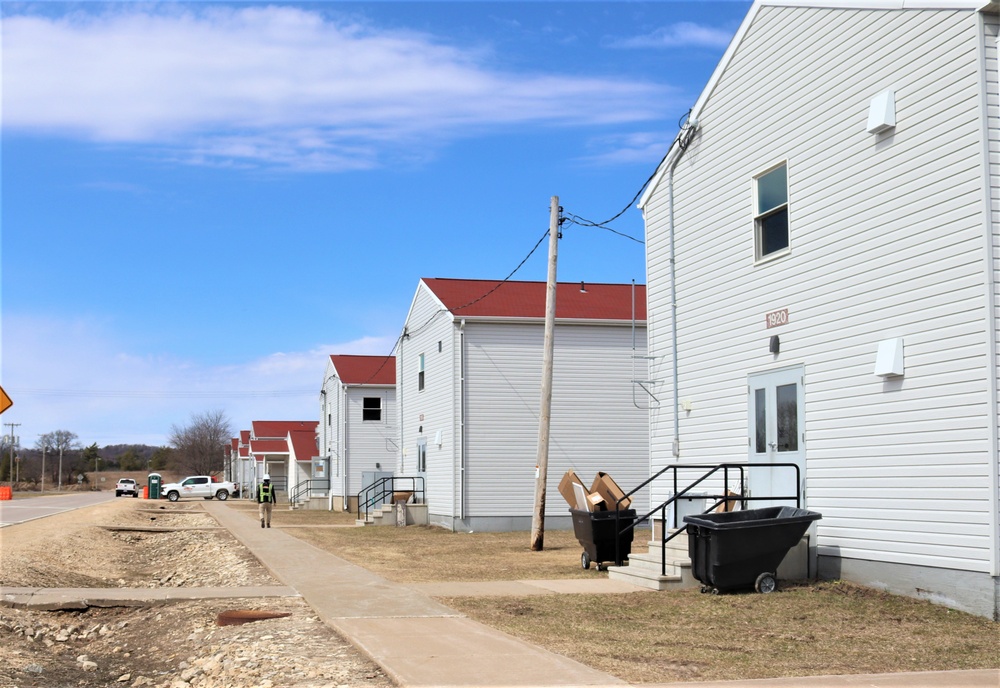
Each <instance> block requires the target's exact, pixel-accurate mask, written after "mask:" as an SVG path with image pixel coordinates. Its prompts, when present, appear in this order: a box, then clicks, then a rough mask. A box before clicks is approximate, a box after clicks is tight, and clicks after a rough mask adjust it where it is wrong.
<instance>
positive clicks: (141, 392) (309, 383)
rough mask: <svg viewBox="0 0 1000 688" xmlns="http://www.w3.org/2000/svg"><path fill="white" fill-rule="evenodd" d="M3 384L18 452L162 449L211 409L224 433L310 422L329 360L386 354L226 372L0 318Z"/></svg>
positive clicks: (315, 357)
mask: <svg viewBox="0 0 1000 688" xmlns="http://www.w3.org/2000/svg"><path fill="white" fill-rule="evenodd" d="M3 326H4V331H3V360H2V370H3V379H2V382H0V384H2V385H3V388H4V390H5V391H6V392H7V393H8V394H9V395H10V397H11V398H12V399H13V401H14V406H13V407H12V408H11V409H9V410H8V411H6V412H5V413H4V421H5V422H15V423H21V427H20V428H19V430H20V433H21V443H22V445H25V446H34V443H35V440H36V439H37V437H38V435H40V434H42V433H45V432H51V431H53V430H69V431H71V432H74V433H76V434H77V435H79V437H80V441H81V442H83V443H84V444H91V443H94V442H96V443H97V444H98V445H101V446H103V445H107V444H119V443H146V444H154V445H160V444H166V438H167V436H168V435H169V433H170V428H171V426H172V425H184V424H186V423H187V422H188V421H189V420H190V417H191V415H192V414H194V413H201V412H203V411H207V410H216V409H221V410H223V411H225V413H226V415H227V416H228V417H229V418H230V420H232V421H233V430H234V432H236V431H239V430H240V429H249V427H250V422H251V421H253V420H309V419H313V418H318V414H319V401H318V399H319V388H320V385H321V384H322V380H323V375H324V373H325V371H326V361H327V356H329V355H330V354H342V353H346V354H370V355H383V354H386V353H387V352H388V351H389V350H390V349H391V348H392V345H393V341H394V340H393V339H391V338H388V337H364V338H361V339H358V340H355V341H351V342H342V343H334V344H322V345H317V346H315V347H313V348H312V349H310V350H308V351H293V352H280V353H273V354H270V355H268V356H265V357H262V358H260V359H256V360H249V361H244V362H241V363H239V364H235V365H225V366H211V365H205V364H202V363H199V362H197V361H192V360H184V359H180V358H175V357H169V356H156V355H148V354H142V353H136V352H128V351H121V350H120V347H118V346H117V345H115V344H113V341H114V338H113V337H112V336H111V331H110V328H109V326H108V323H102V322H95V321H91V320H87V319H83V318H80V319H77V320H74V321H70V322H63V321H58V320H54V319H49V318H38V317H20V316H16V315H8V314H5V315H4V321H3Z"/></svg>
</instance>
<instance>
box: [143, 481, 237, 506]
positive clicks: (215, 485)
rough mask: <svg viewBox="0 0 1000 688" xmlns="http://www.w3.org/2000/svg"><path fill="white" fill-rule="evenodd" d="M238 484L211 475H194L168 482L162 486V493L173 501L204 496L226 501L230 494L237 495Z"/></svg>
mask: <svg viewBox="0 0 1000 688" xmlns="http://www.w3.org/2000/svg"><path fill="white" fill-rule="evenodd" d="M236 494H238V493H237V490H236V484H235V483H229V482H219V481H217V480H215V479H214V478H213V477H212V476H210V475H192V476H190V477H188V478H184V480H182V481H180V482H179V483H167V484H166V485H163V486H162V487H161V488H160V495H161V496H162V497H166V498H167V499H169V500H170V501H171V502H176V501H177V500H178V499H180V498H181V497H202V498H204V499H212V498H213V497H214V498H215V499H218V500H220V501H225V500H227V499H229V496H230V495H236Z"/></svg>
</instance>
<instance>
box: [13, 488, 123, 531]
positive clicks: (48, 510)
mask: <svg viewBox="0 0 1000 688" xmlns="http://www.w3.org/2000/svg"><path fill="white" fill-rule="evenodd" d="M112 499H115V493H114V490H111V491H108V490H102V491H100V492H70V493H67V494H45V495H39V496H37V497H24V498H18V499H9V500H3V501H0V528H3V527H5V526H12V525H15V524H18V523H24V522H25V521H33V520H34V519H36V518H45V517H46V516H52V515H54V514H61V513H63V512H64V511H73V510H74V509H81V508H83V507H86V506H93V505H94V504H100V503H102V502H107V501H110V500H112ZM121 499H128V497H122V498H121Z"/></svg>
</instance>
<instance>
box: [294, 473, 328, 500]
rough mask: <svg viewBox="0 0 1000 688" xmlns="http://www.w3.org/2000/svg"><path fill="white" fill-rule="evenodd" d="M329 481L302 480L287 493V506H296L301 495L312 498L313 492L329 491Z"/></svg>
mask: <svg viewBox="0 0 1000 688" xmlns="http://www.w3.org/2000/svg"><path fill="white" fill-rule="evenodd" d="M329 489H330V481H329V480H326V479H324V480H303V481H302V482H300V483H299V484H298V485H296V486H295V487H294V488H292V491H291V492H290V493H288V505H289V506H292V505H293V504H297V503H298V501H299V499H300V498H301V497H302V495H303V494H308V495H309V496H312V492H313V490H329Z"/></svg>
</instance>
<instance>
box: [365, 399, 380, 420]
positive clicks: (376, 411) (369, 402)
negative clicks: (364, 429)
mask: <svg viewBox="0 0 1000 688" xmlns="http://www.w3.org/2000/svg"><path fill="white" fill-rule="evenodd" d="M361 420H363V421H381V420H382V397H364V398H363V399H362V400H361Z"/></svg>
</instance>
